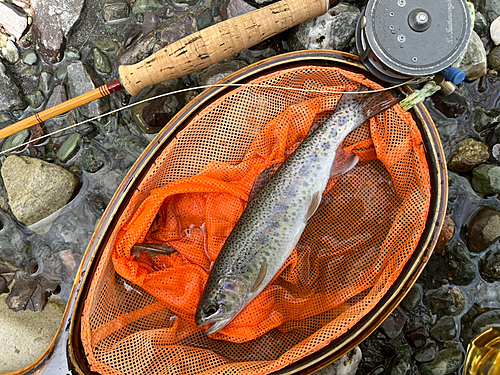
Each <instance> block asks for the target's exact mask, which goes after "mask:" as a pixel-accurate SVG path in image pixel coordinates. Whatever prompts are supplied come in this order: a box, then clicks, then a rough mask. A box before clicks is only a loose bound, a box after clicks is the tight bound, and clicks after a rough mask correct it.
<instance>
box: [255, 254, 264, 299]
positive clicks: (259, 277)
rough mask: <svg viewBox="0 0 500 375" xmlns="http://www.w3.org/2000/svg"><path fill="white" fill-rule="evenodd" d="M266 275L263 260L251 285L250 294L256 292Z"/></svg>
mask: <svg viewBox="0 0 500 375" xmlns="http://www.w3.org/2000/svg"><path fill="white" fill-rule="evenodd" d="M266 274H267V260H265V259H264V261H263V262H262V264H261V265H260V271H259V274H258V275H257V278H256V279H255V283H254V284H253V287H252V293H253V292H255V291H256V290H257V288H258V287H259V285H260V284H262V281H264V278H265V277H266Z"/></svg>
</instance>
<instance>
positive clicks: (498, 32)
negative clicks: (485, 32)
mask: <svg viewBox="0 0 500 375" xmlns="http://www.w3.org/2000/svg"><path fill="white" fill-rule="evenodd" d="M490 35H491V39H492V40H493V43H495V45H499V44H500V17H497V18H496V19H495V20H494V21H493V22H492V23H491V26H490Z"/></svg>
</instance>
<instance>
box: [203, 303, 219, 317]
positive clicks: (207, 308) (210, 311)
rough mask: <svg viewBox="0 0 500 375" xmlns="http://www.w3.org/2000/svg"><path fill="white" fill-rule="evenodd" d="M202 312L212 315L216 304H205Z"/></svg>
mask: <svg viewBox="0 0 500 375" xmlns="http://www.w3.org/2000/svg"><path fill="white" fill-rule="evenodd" d="M203 312H204V313H205V314H207V315H213V314H215V313H216V312H217V305H216V304H214V303H211V304H210V305H208V306H205V307H204V308H203Z"/></svg>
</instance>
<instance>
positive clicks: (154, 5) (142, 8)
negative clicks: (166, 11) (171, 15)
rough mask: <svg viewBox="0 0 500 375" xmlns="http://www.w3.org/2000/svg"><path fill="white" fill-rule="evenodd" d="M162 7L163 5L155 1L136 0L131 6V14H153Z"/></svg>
mask: <svg viewBox="0 0 500 375" xmlns="http://www.w3.org/2000/svg"><path fill="white" fill-rule="evenodd" d="M162 6H163V4H162V3H161V2H159V1H156V0H137V1H136V2H135V3H134V5H133V6H132V12H134V14H144V13H147V12H154V11H155V10H156V9H159V8H161V7H162Z"/></svg>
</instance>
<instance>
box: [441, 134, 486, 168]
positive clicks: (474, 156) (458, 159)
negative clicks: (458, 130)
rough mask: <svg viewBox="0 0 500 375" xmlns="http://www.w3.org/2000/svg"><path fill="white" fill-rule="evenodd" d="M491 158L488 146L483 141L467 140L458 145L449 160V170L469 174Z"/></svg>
mask: <svg viewBox="0 0 500 375" xmlns="http://www.w3.org/2000/svg"><path fill="white" fill-rule="evenodd" d="M489 157H490V153H489V151H488V146H487V145H486V144H484V143H483V142H481V141H476V140H475V139H472V138H467V139H465V140H463V141H462V142H460V143H459V144H458V147H457V148H456V150H455V151H454V152H453V153H452V154H451V156H450V159H449V160H448V169H450V170H452V171H454V172H468V171H470V170H472V169H473V168H474V167H477V166H478V165H480V164H482V163H484V162H485V161H486V160H488V158H489Z"/></svg>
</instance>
